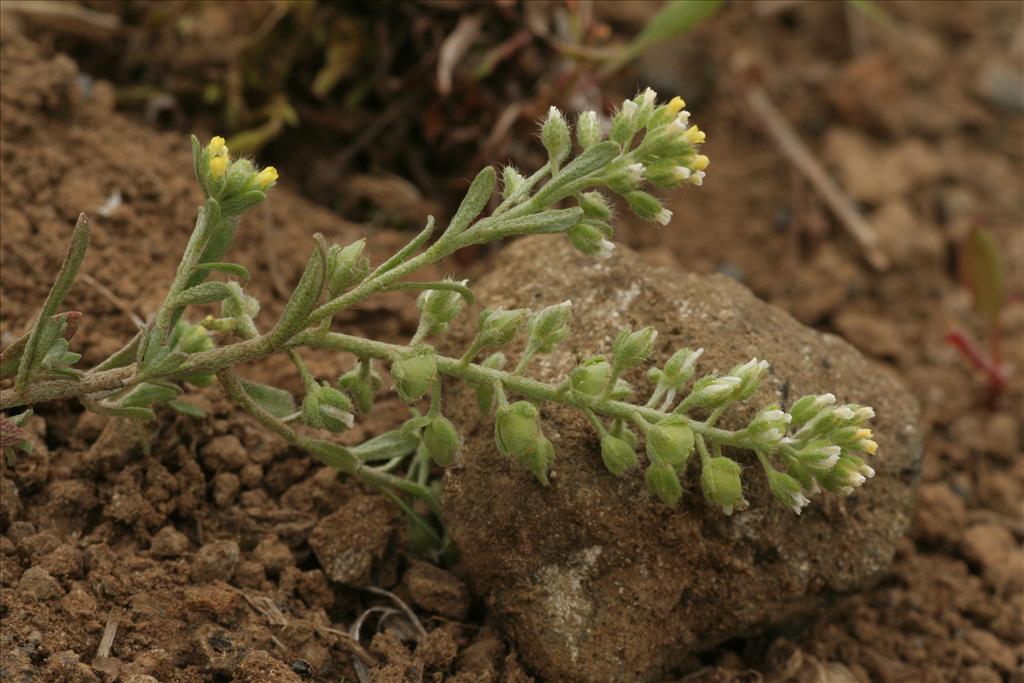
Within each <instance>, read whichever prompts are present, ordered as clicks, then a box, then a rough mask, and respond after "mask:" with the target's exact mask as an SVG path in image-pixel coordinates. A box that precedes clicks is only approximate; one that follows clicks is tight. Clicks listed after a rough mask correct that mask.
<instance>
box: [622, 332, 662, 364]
mask: <svg viewBox="0 0 1024 683" xmlns="http://www.w3.org/2000/svg"><path fill="white" fill-rule="evenodd" d="M657 336H658V332H657V330H655V329H654V328H653V327H645V328H643V329H642V330H637V331H636V332H631V331H629V330H623V331H622V332H620V333H619V334H618V336H616V337H615V341H614V342H612V356H613V358H614V362H615V368H616V369H617V370H619V371H622V370H626V369H628V368H632V367H635V366H637V365H640V363H643V362H644V361H645V360H647V357H648V356H650V355H651V351H652V350H653V349H654V339H655V337H657Z"/></svg>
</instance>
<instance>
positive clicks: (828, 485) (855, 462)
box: [817, 453, 875, 496]
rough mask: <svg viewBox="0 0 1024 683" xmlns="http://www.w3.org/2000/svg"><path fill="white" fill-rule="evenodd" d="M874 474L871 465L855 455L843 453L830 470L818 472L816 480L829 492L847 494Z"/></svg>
mask: <svg viewBox="0 0 1024 683" xmlns="http://www.w3.org/2000/svg"><path fill="white" fill-rule="evenodd" d="M874 476H875V470H874V468H873V467H871V466H870V465H868V464H867V463H865V462H864V461H863V460H862V459H860V458H859V457H857V456H855V455H848V454H845V453H844V454H843V455H841V456H840V457H839V460H838V461H837V462H836V464H835V466H834V467H833V468H832V469H831V470H830V471H828V472H824V473H821V474H818V475H817V480H818V482H819V483H820V484H821V487H822V488H823V489H825V490H826V491H828V492H829V493H838V494H839V495H842V496H848V495H850V494H851V493H853V492H854V490H855V489H857V488H859V487H860V486H861V485H862V484H863V483H864V482H865V481H867V480H868V479H871V478H872V477H874Z"/></svg>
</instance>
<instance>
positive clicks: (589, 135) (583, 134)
mask: <svg viewBox="0 0 1024 683" xmlns="http://www.w3.org/2000/svg"><path fill="white" fill-rule="evenodd" d="M602 138H604V133H603V132H602V131H601V122H600V121H599V120H598V118H597V114H596V113H595V112H592V111H585V112H583V113H582V114H580V118H579V119H578V120H577V121H576V139H577V140H578V141H579V143H580V147H582V148H583V149H587V148H588V147H593V146H594V145H596V144H597V143H599V142H601V139H602Z"/></svg>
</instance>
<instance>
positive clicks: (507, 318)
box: [477, 308, 529, 347]
mask: <svg viewBox="0 0 1024 683" xmlns="http://www.w3.org/2000/svg"><path fill="white" fill-rule="evenodd" d="M528 313H529V311H528V310H526V309H525V308H515V309H512V310H511V311H506V310H503V309H501V308H496V309H493V310H492V309H485V310H484V311H483V313H481V314H480V319H479V322H478V323H477V324H478V326H479V329H480V331H479V332H478V333H477V334H478V340H479V342H480V345H481V346H483V347H487V346H502V345H503V344H507V343H509V342H510V341H512V338H513V337H515V336H516V332H518V331H519V328H520V327H522V325H523V321H525V320H526V316H527V314H528Z"/></svg>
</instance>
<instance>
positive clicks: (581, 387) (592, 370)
mask: <svg viewBox="0 0 1024 683" xmlns="http://www.w3.org/2000/svg"><path fill="white" fill-rule="evenodd" d="M611 374H612V366H611V364H610V363H609V362H608V361H606V360H605V359H604V356H594V357H593V358H590V359H589V360H586V361H584V362H582V363H580V364H579V365H577V366H576V367H575V368H573V370H572V372H571V373H570V374H569V385H570V386H571V387H572V390H573V391H575V392H578V393H580V394H585V395H587V396H597V395H599V394H601V393H602V392H604V389H605V387H607V386H608V378H609V377H610V376H611Z"/></svg>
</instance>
